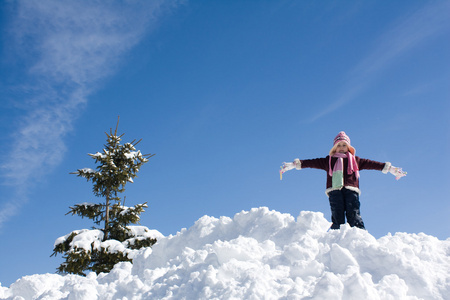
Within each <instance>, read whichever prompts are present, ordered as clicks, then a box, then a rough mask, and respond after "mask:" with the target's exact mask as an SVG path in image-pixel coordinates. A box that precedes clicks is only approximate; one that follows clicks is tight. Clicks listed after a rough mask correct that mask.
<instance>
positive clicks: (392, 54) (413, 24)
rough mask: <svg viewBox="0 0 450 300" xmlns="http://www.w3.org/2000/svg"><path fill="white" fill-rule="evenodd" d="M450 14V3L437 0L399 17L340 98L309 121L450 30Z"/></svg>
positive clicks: (349, 76) (351, 73)
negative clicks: (397, 60) (403, 57)
mask: <svg viewBox="0 0 450 300" xmlns="http://www.w3.org/2000/svg"><path fill="white" fill-rule="evenodd" d="M449 14H450V2H448V1H437V2H429V4H428V5H427V6H424V7H422V9H420V10H418V11H415V12H413V13H411V14H409V15H407V16H405V17H404V18H402V19H400V20H398V22H396V23H395V24H394V25H393V26H392V27H391V28H390V29H388V30H387V31H386V32H385V33H384V34H382V35H381V36H380V37H379V38H378V39H377V40H375V41H374V43H373V45H374V47H373V50H372V51H371V52H369V53H368V54H367V55H366V56H365V58H364V59H362V60H361V61H360V62H358V63H357V64H356V65H355V66H354V67H353V68H352V69H351V70H350V71H349V72H348V74H347V76H346V78H347V80H346V83H345V85H344V86H343V87H342V89H341V91H340V92H338V93H337V95H338V97H337V99H336V100H335V101H333V102H332V103H330V104H328V105H327V108H326V109H324V110H322V111H320V112H319V113H317V114H316V115H314V116H313V117H312V118H311V119H310V120H309V121H310V122H314V121H316V120H318V119H320V118H322V117H324V116H326V115H328V114H330V113H332V112H334V111H335V110H337V109H339V108H341V107H342V106H344V105H345V104H347V103H349V102H350V101H352V100H355V99H356V98H357V97H358V96H359V95H360V94H361V93H362V92H364V90H366V89H367V88H368V87H369V86H370V84H371V83H373V82H374V81H375V80H376V78H377V76H379V75H380V74H381V73H382V72H383V71H384V70H386V69H387V68H388V67H389V66H390V65H391V64H392V63H393V62H395V60H396V59H397V58H399V57H400V56H401V55H403V54H405V53H407V52H408V51H410V50H412V49H413V48H415V47H418V46H420V45H422V44H423V43H425V42H427V41H429V39H430V38H432V37H435V36H438V35H441V34H443V33H445V32H449V31H450V18H449V17H448V16H449Z"/></svg>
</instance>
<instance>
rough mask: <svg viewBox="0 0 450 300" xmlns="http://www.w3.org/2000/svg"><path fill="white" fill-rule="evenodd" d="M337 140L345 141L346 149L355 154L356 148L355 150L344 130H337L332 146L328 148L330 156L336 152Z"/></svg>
mask: <svg viewBox="0 0 450 300" xmlns="http://www.w3.org/2000/svg"><path fill="white" fill-rule="evenodd" d="M339 142H345V143H346V144H347V146H348V151H349V152H350V153H351V154H353V155H355V152H356V150H355V148H353V147H352V146H351V145H350V138H349V137H348V135H346V134H345V132H343V131H341V132H339V133H338V135H337V136H336V137H335V138H334V142H333V148H331V150H330V156H331V155H333V154H334V152H336V145H337V144H338V143H339Z"/></svg>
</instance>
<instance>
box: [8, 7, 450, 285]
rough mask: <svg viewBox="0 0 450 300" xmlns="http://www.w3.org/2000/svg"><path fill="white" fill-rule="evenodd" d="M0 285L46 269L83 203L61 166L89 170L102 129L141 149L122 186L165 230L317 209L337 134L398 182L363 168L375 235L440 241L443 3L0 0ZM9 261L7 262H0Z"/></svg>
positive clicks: (88, 197)
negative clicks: (316, 164)
mask: <svg viewBox="0 0 450 300" xmlns="http://www.w3.org/2000/svg"><path fill="white" fill-rule="evenodd" d="M0 9H1V11H0V13H1V18H0V20H1V21H0V24H1V29H2V30H1V33H2V35H1V40H0V43H1V61H0V75H1V77H0V78H1V82H0V92H1V103H0V106H1V110H0V113H1V118H0V126H1V130H2V132H3V134H2V135H1V137H0V141H1V145H2V147H1V150H0V164H1V169H0V171H1V185H0V240H1V241H2V242H1V244H2V247H0V269H1V270H2V271H1V273H0V282H1V284H2V285H3V286H9V285H10V284H11V283H12V282H14V281H15V280H16V279H18V278H20V277H21V276H24V275H31V274H35V273H53V272H54V271H55V269H56V267H57V266H58V265H59V264H60V263H61V261H62V260H61V258H60V257H57V258H54V257H52V258H50V257H49V256H50V254H51V253H52V249H53V243H54V241H55V239H56V238H58V237H59V236H62V235H65V234H67V233H69V232H71V231H72V230H76V229H82V228H90V227H91V226H92V225H93V224H92V223H90V222H89V220H83V219H80V218H78V217H75V216H66V215H65V214H66V213H67V211H68V210H69V206H71V205H73V204H76V203H81V202H99V201H101V199H98V198H95V197H94V196H93V195H92V192H91V185H90V183H87V182H86V181H84V180H83V179H81V178H77V177H76V176H74V175H70V174H69V173H70V172H73V171H75V170H77V169H79V168H83V167H91V168H93V167H95V165H94V161H93V160H92V159H91V158H90V157H89V156H88V155H87V153H95V152H97V151H101V149H102V147H103V144H104V143H105V134H104V132H105V131H109V129H110V128H111V127H115V125H116V121H117V117H118V116H119V115H120V126H119V131H120V132H121V133H125V136H124V141H125V142H126V141H132V140H134V139H140V138H142V139H143V140H142V142H141V143H140V144H139V149H140V150H142V152H144V153H156V156H154V157H152V158H151V159H150V162H149V163H148V164H146V165H144V166H143V168H142V169H141V172H140V173H139V177H138V178H136V179H135V183H134V184H129V185H128V186H127V191H126V193H125V194H124V195H126V197H127V198H126V199H127V200H126V201H127V203H128V204H129V205H132V204H137V203H142V202H145V201H147V202H148V204H149V208H148V210H147V211H146V212H145V213H144V214H143V215H142V221H141V224H142V225H145V226H147V227H149V228H151V229H157V230H159V231H160V232H162V233H163V234H164V235H169V234H175V233H176V232H177V231H179V230H181V229H182V228H185V227H190V226H192V225H193V223H194V222H195V221H196V220H197V219H198V218H200V217H202V216H203V215H210V216H215V217H220V216H230V217H232V216H233V215H234V214H235V213H238V212H240V211H242V210H249V209H251V208H253V207H260V206H267V207H269V209H273V210H277V211H280V212H283V213H289V214H292V215H293V216H295V217H297V216H298V214H299V212H300V211H303V210H307V211H320V212H323V213H324V215H325V217H326V218H327V219H328V220H329V219H330V209H329V204H328V199H327V197H326V196H325V193H324V189H325V173H324V172H323V171H320V170H311V169H306V170H302V171H290V172H289V173H286V174H285V176H284V178H283V181H280V180H279V175H278V170H279V166H280V165H281V163H282V162H284V161H292V160H293V159H295V158H297V157H298V158H301V159H304V158H305V159H306V158H315V157H324V156H326V155H327V153H328V151H329V149H330V147H331V145H332V140H333V138H334V137H335V135H336V134H337V133H338V132H339V131H341V130H344V131H345V132H346V133H347V134H348V135H349V136H350V138H351V140H352V145H353V146H354V147H355V148H356V153H357V155H358V156H360V157H363V158H369V159H373V160H377V161H382V162H385V161H389V162H391V163H392V164H393V165H394V166H399V167H403V169H404V170H406V171H407V172H408V176H407V177H405V178H402V179H401V180H399V181H396V180H395V179H394V176H392V175H390V174H387V175H384V174H382V173H381V172H377V171H363V172H362V173H361V176H362V177H361V183H360V188H361V190H362V194H361V199H360V200H361V205H362V206H361V213H362V217H363V219H364V222H365V224H366V227H367V229H368V231H369V232H371V233H372V234H373V235H374V236H375V237H376V238H379V237H381V236H384V235H386V234H388V233H392V234H394V233H395V232H408V233H420V232H424V233H426V234H430V235H434V236H436V237H437V238H439V239H447V238H448V237H449V231H450V226H449V224H448V215H449V214H450V204H449V201H448V186H449V184H450V175H449V172H448V169H449V168H450V159H449V156H448V153H449V151H450V145H449V140H450V118H449V117H448V116H449V113H450V101H449V99H450V88H449V81H450V68H449V66H450V54H449V53H450V39H449V38H448V36H449V34H450V19H448V17H447V16H448V14H449V12H450V4H449V2H447V1H395V2H386V1H364V2H361V1H345V2H342V1H152V2H151V3H150V1H108V4H105V2H104V1H77V2H76V3H74V2H72V1H47V0H44V1H35V2H30V1H6V2H2V4H1V6H0ZM4 270H8V271H6V272H5V271H4Z"/></svg>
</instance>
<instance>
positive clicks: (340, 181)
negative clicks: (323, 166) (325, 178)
mask: <svg viewBox="0 0 450 300" xmlns="http://www.w3.org/2000/svg"><path fill="white" fill-rule="evenodd" d="M333 157H337V161H336V163H335V164H334V167H333V169H331V156H330V160H329V168H328V174H329V175H330V176H331V178H332V187H333V188H338V189H340V188H342V187H344V158H345V157H347V158H348V165H347V174H352V173H355V174H356V178H359V169H358V164H357V163H356V158H355V156H354V155H352V154H351V153H350V152H347V153H337V152H336V153H335V154H333Z"/></svg>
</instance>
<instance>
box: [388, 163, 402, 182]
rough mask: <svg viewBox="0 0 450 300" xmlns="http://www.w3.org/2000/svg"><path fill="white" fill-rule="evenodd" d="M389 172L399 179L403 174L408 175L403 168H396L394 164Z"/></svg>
mask: <svg viewBox="0 0 450 300" xmlns="http://www.w3.org/2000/svg"><path fill="white" fill-rule="evenodd" d="M389 173H391V174H392V175H394V176H395V179H397V180H399V179H400V178H402V177H403V176H406V172H405V171H403V170H402V168H396V167H394V166H390V167H389Z"/></svg>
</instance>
